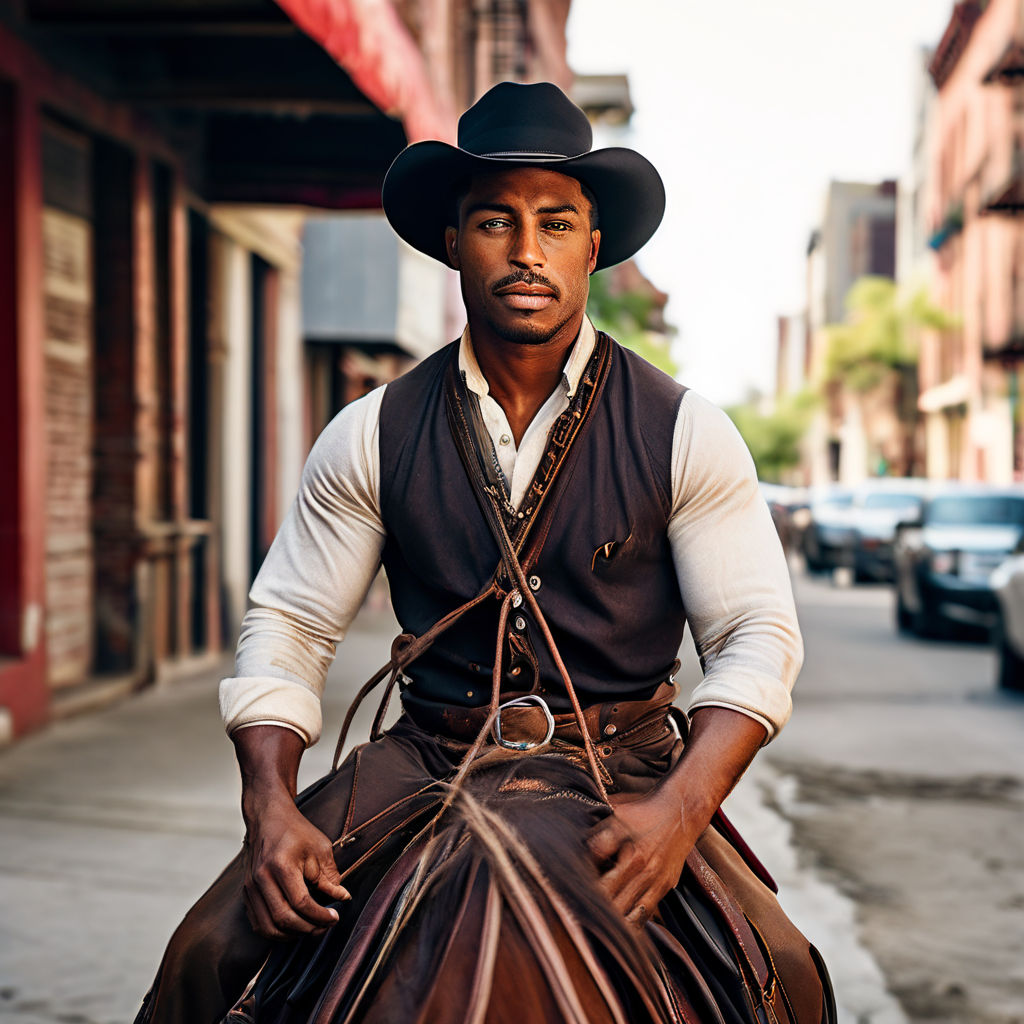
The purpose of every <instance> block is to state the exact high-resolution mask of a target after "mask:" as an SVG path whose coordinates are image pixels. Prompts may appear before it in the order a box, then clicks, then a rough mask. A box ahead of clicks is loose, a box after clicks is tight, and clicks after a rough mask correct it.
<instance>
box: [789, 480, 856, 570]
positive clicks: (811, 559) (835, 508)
mask: <svg viewBox="0 0 1024 1024" xmlns="http://www.w3.org/2000/svg"><path fill="white" fill-rule="evenodd" d="M852 504H853V489H852V488H850V487H840V486H839V485H831V486H828V487H822V488H813V489H812V491H811V495H810V502H809V504H808V508H807V510H806V520H805V523H804V524H803V532H802V536H801V541H800V550H801V551H802V553H803V556H804V562H805V563H806V565H807V571H808V572H830V571H831V570H832V569H837V568H839V567H840V566H849V565H850V558H851V554H852V550H853V529H852V526H851V524H850V506H851V505H852Z"/></svg>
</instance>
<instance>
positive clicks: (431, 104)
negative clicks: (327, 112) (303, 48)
mask: <svg viewBox="0 0 1024 1024" xmlns="http://www.w3.org/2000/svg"><path fill="white" fill-rule="evenodd" d="M277 3H278V5H279V6H280V7H281V9H282V10H283V11H284V12H285V13H286V14H287V15H288V17H289V18H290V19H291V20H292V21H293V22H294V23H295V24H296V25H297V26H298V27H299V28H300V29H302V31H303V32H305V33H306V34H307V35H309V36H310V37H311V38H312V39H314V40H315V41H316V42H318V43H319V44H320V45H321V46H322V47H323V48H324V50H326V52H327V53H329V54H330V55H331V57H333V58H334V59H335V60H336V61H337V62H338V63H339V64H340V65H341V66H342V67H343V68H344V69H345V70H346V71H347V72H348V74H349V75H350V76H351V78H352V81H353V82H354V83H355V84H356V85H357V86H358V87H359V89H360V91H361V92H362V93H363V94H364V95H365V96H366V97H367V98H368V99H370V100H372V101H373V103H374V104H376V105H377V106H378V107H379V108H380V109H381V110H383V111H384V112H385V113H388V114H391V115H392V116H394V117H398V118H400V119H401V121H402V124H403V126H404V127H405V134H406V136H407V138H408V140H409V141H410V142H418V141H421V140H423V139H441V140H443V141H445V142H454V141H455V133H456V115H455V111H454V110H452V109H450V106H449V104H448V103H447V102H446V101H445V100H443V99H442V98H441V97H438V96H437V95H435V92H434V90H433V88H432V87H431V83H430V79H429V77H428V75H427V70H426V65H425V63H424V60H423V55H422V53H421V52H420V50H419V47H418V46H417V45H416V42H415V40H414V39H413V38H412V36H411V35H410V33H409V30H408V29H407V28H406V26H405V25H404V23H403V22H402V20H401V18H399V16H398V13H397V12H396V11H395V9H394V7H393V6H392V5H391V2H390V0H277Z"/></svg>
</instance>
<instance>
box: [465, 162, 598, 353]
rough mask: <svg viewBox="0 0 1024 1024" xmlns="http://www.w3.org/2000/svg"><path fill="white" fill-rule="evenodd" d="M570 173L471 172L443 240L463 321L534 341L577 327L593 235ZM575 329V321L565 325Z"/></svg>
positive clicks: (592, 256)
mask: <svg viewBox="0 0 1024 1024" xmlns="http://www.w3.org/2000/svg"><path fill="white" fill-rule="evenodd" d="M590 212H591V210H590V201H589V200H588V199H587V198H586V197H585V196H584V195H583V192H582V190H581V189H580V183H579V182H578V181H577V180H576V179H575V178H570V177H568V176H567V175H565V174H558V173H557V172H556V171H548V170H544V169H542V168H532V167H530V168H515V169H514V170H507V171H500V172H497V173H494V174H486V175H480V176H478V177H475V178H474V179H473V180H472V182H471V184H470V188H469V191H468V192H467V194H466V195H465V196H464V198H463V200H462V202H461V204H460V206H459V225H458V228H454V227H451V228H448V230H447V232H446V233H445V242H446V244H447V247H448V257H449V259H450V260H451V263H452V266H453V267H455V269H456V270H458V271H459V273H460V274H461V277H462V297H463V300H464V301H465V303H466V312H467V313H468V314H469V320H470V324H471V325H472V324H473V323H481V322H482V323H485V324H486V325H487V326H488V327H490V329H491V330H492V331H493V332H494V333H495V334H496V335H498V336H499V337H501V338H503V339H504V340H505V341H511V342H515V343H518V344H524V345H537V344H542V343H544V342H546V341H549V340H551V339H552V338H554V337H555V336H556V335H557V334H558V332H559V331H560V330H562V329H563V328H565V327H566V326H567V325H574V324H577V323H578V321H579V319H580V317H581V316H582V313H583V311H584V309H585V308H586V304H587V294H588V291H589V282H588V278H589V275H590V274H591V272H592V271H593V269H594V265H595V264H596V262H597V250H598V246H599V245H600V242H601V233H600V232H599V231H591V229H590ZM572 329H573V330H575V326H573V328H572Z"/></svg>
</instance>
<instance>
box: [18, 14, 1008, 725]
mask: <svg viewBox="0 0 1024 1024" xmlns="http://www.w3.org/2000/svg"><path fill="white" fill-rule="evenodd" d="M570 2H571V0H373V2H371V0H332V2H327V0H276V2H275V0H208V2H204V3H201V4H200V3H195V2H193V0H0V295H2V296H3V299H2V301H0V389H2V390H3V401H0V418H2V421H3V436H4V441H5V443H4V445H3V446H2V447H0V488H2V493H3V494H4V496H5V497H6V499H7V500H5V501H4V502H3V503H2V505H0V737H10V736H12V735H16V734H20V733H23V732H25V731H26V730H29V729H31V728H33V727H36V726H38V725H40V724H42V723H43V722H45V721H47V720H48V719H49V718H50V717H52V716H54V715H60V714H67V713H72V712H74V711H77V710H81V709H83V708H86V707H89V706H92V705H93V704H95V703H98V702H103V701H106V700H107V699H109V698H110V697H112V696H116V695H120V694H125V693H128V692H131V691H132V690H134V689H137V688H139V687H141V686H144V685H147V684H149V683H151V682H153V681H154V680H156V679H159V678H168V677H171V676H173V675H175V674H176V673H178V672H182V671H184V670H186V669H188V670H191V669H194V668H195V667H197V665H200V664H202V663H203V662H204V660H210V659H212V658H214V657H216V656H217V655H218V654H219V653H220V652H222V651H224V650H225V649H229V648H230V647H231V645H232V644H233V640H234V632H235V630H236V628H237V624H238V622H239V621H240V619H241V615H242V612H243V611H244V608H245V602H246V594H247V591H248V587H249V585H250V583H251V580H252V578H253V576H254V574H255V572H256V570H257V569H258V567H259V564H260V562H261V560H262V558H263V556H264V554H265V552H266V550H267V548H268V546H269V544H270V542H271V540H272V538H273V536H274V533H275V531H276V529H277V526H278V525H279V523H280V521H281V518H282V516H283V515H284V513H285V511H286V510H287V508H288V505H289V503H290V501H291V498H292V495H293V493H294V491H295V488H296V485H297V482H298V479H299V474H300V471H301V466H302V462H303V459H304V457H305V454H306V452H307V451H308V449H309V446H310V445H311V443H312V441H313V439H314V438H315V436H316V435H317V434H318V433H319V431H320V430H321V429H322V428H323V427H324V426H325V425H326V423H327V422H328V421H329V420H330V418H331V417H332V416H333V415H334V414H335V413H336V412H337V411H338V409H340V408H341V407H342V406H343V405H344V404H346V403H347V402H349V401H351V400H352V399H354V398H356V397H358V396H360V395H362V394H365V393H366V392H367V391H369V390H370V389H372V388H374V387H376V386H378V385H379V384H381V383H383V382H385V381H387V380H389V379H392V378H393V377H394V376H396V375H397V374H399V373H400V372H402V371H403V370H404V369H406V368H407V367H408V366H410V365H412V363H413V362H414V361H416V360H417V359H420V358H422V357H423V356H424V355H426V354H428V353H429V352H430V351H433V350H434V349H436V348H437V347H439V346H440V345H441V344H443V343H445V342H446V341H447V340H450V339H451V338H453V337H455V336H456V335H457V333H458V331H459V330H460V329H461V315H462V314H461V303H460V300H459V295H458V284H457V279H456V277H455V275H454V274H453V273H451V272H450V271H447V270H446V269H445V268H443V267H441V266H440V265H438V264H436V263H434V262H432V261H430V260H429V259H427V258H425V257H423V256H421V255H420V254H418V253H416V252H414V251H412V250H411V249H409V248H408V247H407V246H405V245H404V244H403V243H401V242H400V241H398V240H397V239H396V238H395V236H394V235H393V233H392V232H391V231H390V229H389V228H388V226H387V224H386V222H385V221H384V219H383V215H382V213H381V211H380V186H381V181H382V179H383V175H384V172H385V170H386V169H387V167H388V165H389V163H390V161H391V160H392V159H393V157H394V156H395V155H396V154H397V153H398V152H399V151H400V150H401V148H402V147H403V146H405V145H406V144H407V143H409V142H411V141H417V140H419V139H423V138H442V139H446V140H448V141H454V138H455V130H456V121H457V117H458V114H459V112H461V111H462V110H463V109H465V108H466V107H467V106H468V105H469V104H471V103H472V102H473V101H474V100H475V99H476V98H477V97H478V96H479V95H481V94H482V93H483V92H484V91H486V89H487V88H489V87H490V86H491V85H493V84H494V83H495V82H498V81H501V80H506V79H515V80H521V81H532V80H539V79H545V80H549V81H553V82H556V83H557V84H559V85H560V86H562V87H563V88H565V89H566V90H567V91H569V92H570V93H571V94H572V95H573V96H574V98H575V99H576V100H577V102H579V103H580V105H581V106H583V107H584V109H585V110H586V111H587V112H588V115H589V116H590V117H591V119H592V121H593V122H594V125H595V137H596V144H597V145H615V144H628V132H629V124H630V118H631V116H632V114H633V100H632V97H631V94H630V88H629V82H628V80H627V79H626V77H625V76H624V75H621V74H613V73H609V74H603V75H589V76H574V75H573V73H572V71H571V69H570V68H569V66H568V64H567V61H566V23H567V19H568V16H569V10H570ZM919 63H920V76H919V86H918V93H919V96H918V117H917V121H916V131H915V138H914V140H913V149H912V152H908V155H907V166H906V168H905V169H902V174H901V176H900V177H899V179H898V180H896V178H895V177H893V178H892V179H888V180H884V181H857V182H851V181H833V182H831V183H830V184H829V185H828V187H827V189H826V192H825V196H824V203H823V212H822V217H821V220H820V223H819V226H818V227H817V229H816V230H815V231H814V232H813V234H812V235H811V237H810V239H809V242H808V246H807V253H806V281H807V286H806V301H805V304H804V307H803V308H802V309H799V310H796V311H795V312H793V313H792V314H790V315H786V316H781V317H780V318H779V331H778V339H777V359H776V367H777V374H776V386H775V389H774V393H773V394H771V393H769V394H768V395H767V396H761V397H760V398H759V399H758V401H757V403H756V404H757V415H756V416H754V417H747V418H746V419H744V417H743V416H737V421H738V422H740V423H741V429H746V428H745V426H744V424H750V423H754V424H755V428H754V429H755V430H756V431H760V432H761V433H760V434H759V436H757V437H754V436H752V435H751V434H750V432H749V430H747V431H746V433H747V439H748V442H749V443H751V447H752V449H754V450H755V457H757V456H758V451H759V450H760V448H759V446H760V447H764V446H765V445H764V444H762V442H763V439H764V437H766V436H767V437H769V438H771V437H772V436H773V435H772V431H782V433H783V434H785V438H786V439H789V440H791V441H792V443H791V444H790V443H789V440H787V446H786V451H785V453H784V455H783V456H781V457H780V456H779V445H777V444H768V445H767V447H769V448H771V449H772V452H773V455H772V459H771V460H769V462H767V463H766V462H763V461H761V462H759V465H761V467H762V469H764V468H765V466H768V467H769V468H768V469H767V471H766V472H765V475H766V476H768V477H772V478H774V479H777V480H784V481H786V482H790V483H802V484H811V483H815V484H818V483H826V482H829V481H837V480H843V481H845V482H848V483H855V482H857V481H859V480H862V479H864V478H866V477H870V476H878V475H921V476H924V475H927V476H929V477H935V478H961V479H965V480H982V481H992V482H1009V481H1011V480H1020V479H1021V477H1022V473H1024V425H1022V424H1024V414H1022V407H1021V400H1020V375H1021V361H1022V359H1024V280H1022V278H1024V230H1022V225H1024V220H1022V217H1024V161H1022V156H1021V153H1022V149H1024V11H1022V6H1021V4H1020V3H1019V0H989V2H987V3H985V2H981V0H974V2H961V3H956V4H951V5H950V18H949V23H948V27H947V28H946V31H945V33H944V35H943V36H942V38H941V39H940V40H937V41H936V43H935V46H934V48H933V49H931V50H929V52H928V53H927V54H924V55H922V56H921V58H920V61H919ZM609 70H610V71H614V70H615V69H609ZM700 158H701V159H708V158H709V155H708V154H702V155H701V157H700ZM710 158H712V159H713V155H712V156H711V157H710ZM900 172H901V168H898V167H896V168H893V170H892V173H893V175H894V176H895V175H896V174H899V173H900ZM708 272H709V273H727V272H728V271H727V269H725V268H722V269H721V270H718V269H716V268H709V271H708ZM885 283H887V285H886V284H885ZM667 299H668V296H667V295H666V294H665V292H664V291H662V290H660V289H659V288H658V287H657V285H656V283H652V282H651V281H648V280H647V279H646V278H645V277H644V276H643V274H642V273H641V272H640V269H639V268H638V267H637V266H636V264H634V263H632V262H631V263H629V264H626V265H624V266H622V267H619V268H615V269H614V270H613V271H611V272H609V273H608V274H606V275H604V276H603V277H602V278H601V279H599V280H598V279H596V280H595V282H594V288H593V303H592V314H593V315H594V317H595V320H597V321H598V323H599V324H600V325H601V326H603V327H605V328H607V329H610V330H612V331H613V333H615V334H616V336H617V337H619V338H620V340H624V341H626V342H628V343H629V344H631V345H632V346H634V347H636V348H637V349H638V350H639V351H641V352H642V353H643V354H644V355H645V356H646V357H647V358H650V359H652V361H655V362H657V363H658V364H659V365H661V366H663V368H665V369H667V370H668V371H669V372H673V371H674V370H675V369H676V366H677V361H676V360H677V359H678V357H679V345H678V344H676V345H675V346H674V347H673V342H672V336H673V332H672V329H671V328H670V327H669V326H668V325H667V324H666V323H665V305H666V301H667ZM880 323H881V324H883V325H887V326H886V328H885V329H884V330H880V329H878V325H879V324H880ZM894 325H895V326H894ZM691 383H693V382H691ZM769 391H770V389H769ZM780 424H781V425H780Z"/></svg>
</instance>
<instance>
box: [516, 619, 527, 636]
mask: <svg viewBox="0 0 1024 1024" xmlns="http://www.w3.org/2000/svg"><path fill="white" fill-rule="evenodd" d="M516 629H518V630H519V631H520V632H522V631H523V630H524V629H526V619H524V618H523V617H522V615H517V616H516Z"/></svg>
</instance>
